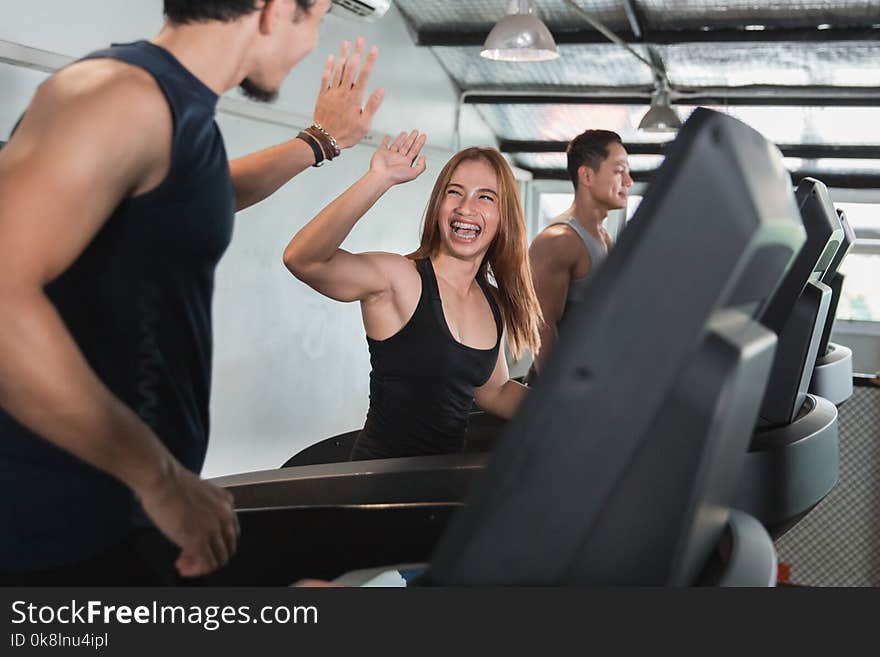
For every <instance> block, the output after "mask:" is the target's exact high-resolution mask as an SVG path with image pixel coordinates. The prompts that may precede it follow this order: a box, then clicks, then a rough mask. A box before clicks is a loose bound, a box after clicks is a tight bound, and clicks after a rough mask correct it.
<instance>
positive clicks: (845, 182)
mask: <svg viewBox="0 0 880 657" xmlns="http://www.w3.org/2000/svg"><path fill="white" fill-rule="evenodd" d="M523 168H524V169H526V170H527V171H531V173H532V176H533V179H534V180H569V177H568V172H567V171H566V170H565V169H529V168H527V167H523ZM656 173H657V170H656V169H654V170H653V171H633V172H631V173H630V175H631V176H632V179H633V181H635V182H644V183H649V182H651V178H653V176H654V174H656ZM790 174H791V181H792V183H793V184H794V185H797V184H798V183H799V182H800V181H801V180H802V179H803V178H806V177H810V178H817V179H818V180H821V181H822V182H823V183H825V185H826V186H828V187H833V188H838V189H880V174H874V173H864V174H861V173H860V174H847V173H828V172H827V171H807V170H803V171H793V172H790Z"/></svg>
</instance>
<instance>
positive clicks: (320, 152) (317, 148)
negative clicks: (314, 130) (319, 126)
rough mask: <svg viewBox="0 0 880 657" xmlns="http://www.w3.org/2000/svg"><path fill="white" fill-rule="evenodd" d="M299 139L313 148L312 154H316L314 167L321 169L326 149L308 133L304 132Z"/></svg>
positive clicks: (298, 136) (299, 135)
mask: <svg viewBox="0 0 880 657" xmlns="http://www.w3.org/2000/svg"><path fill="white" fill-rule="evenodd" d="M296 138H297V139H302V140H303V141H304V142H306V143H307V144H308V145H309V146H311V147H312V152H313V153H314V154H315V163H314V164H313V165H312V166H313V167H319V166H321V165H322V164H323V163H324V149H322V148H321V144H319V143H318V140H317V139H315V138H314V137H313V136H312V135H310V134H309V133H308V132H306V131H305V130H303V131H302V132H300V133H299V134H298V135H297V136H296Z"/></svg>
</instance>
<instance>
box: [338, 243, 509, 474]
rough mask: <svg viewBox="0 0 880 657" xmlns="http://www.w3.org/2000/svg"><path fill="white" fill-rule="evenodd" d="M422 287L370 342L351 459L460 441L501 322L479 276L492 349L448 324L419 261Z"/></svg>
mask: <svg viewBox="0 0 880 657" xmlns="http://www.w3.org/2000/svg"><path fill="white" fill-rule="evenodd" d="M416 268H417V269H418V272H419V276H420V278H421V279H422V293H421V295H420V296H419V303H418V305H417V306H416V310H415V312H414V313H413V316H412V317H411V318H410V320H409V321H408V322H407V323H406V325H404V327H403V328H402V329H400V331H398V332H397V333H395V334H394V335H393V336H392V337H390V338H388V339H387V340H372V339H370V338H369V337H368V338H367V344H368V345H369V347H370V364H371V365H372V368H373V369H372V371H371V372H370V408H369V411H368V412H367V421H366V423H365V424H364V428H363V430H362V431H361V434H360V436H358V440H357V442H356V443H355V446H354V449H353V450H352V456H351V458H352V460H359V459H371V458H393V457H398V456H419V455H423V454H448V453H451V452H457V451H461V450H462V449H463V447H464V439H465V433H466V432H467V427H468V416H469V414H470V411H471V407H472V404H473V399H474V388H476V387H479V386H481V385H483V384H484V383H486V382H487V381H488V380H489V377H490V376H491V375H492V371H493V370H494V369H495V363H496V362H497V359H498V349H499V348H500V346H501V336H502V331H503V324H502V321H501V312H500V311H499V310H498V305H497V304H496V303H495V299H494V297H493V296H492V293H491V291H490V290H489V289H488V288H487V286H486V285H485V284H483V283H480V288H481V289H482V290H483V294H484V295H486V300H487V301H488V302H489V307H490V308H491V309H492V314H493V316H494V317H495V326H496V328H497V331H498V338H497V340H496V341H495V346H494V347H492V348H491V349H474V348H472V347H468V346H465V345H463V344H461V343H460V342H458V341H457V340H456V339H455V338H454V337H453V336H452V333H451V332H450V331H449V326H448V325H447V323H446V318H445V317H444V315H443V306H442V305H441V302H440V290H439V288H438V286H437V278H436V276H435V275H434V268H433V266H432V265H431V261H430V260H428V259H425V260H417V261H416Z"/></svg>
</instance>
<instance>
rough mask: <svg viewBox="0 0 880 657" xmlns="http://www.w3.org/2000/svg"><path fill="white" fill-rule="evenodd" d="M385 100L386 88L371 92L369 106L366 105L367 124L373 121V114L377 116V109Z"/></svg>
mask: <svg viewBox="0 0 880 657" xmlns="http://www.w3.org/2000/svg"><path fill="white" fill-rule="evenodd" d="M383 100H385V90H384V89H376V91H374V92H373V93H372V94H370V98H369V99H368V100H367V106H366V107H364V112H363V113H364V116H365V117H366V120H367V126H368V127H369V125H370V124H371V123H372V122H373V116H375V114H376V111H377V110H378V109H379V106H380V105H381V104H382V101H383Z"/></svg>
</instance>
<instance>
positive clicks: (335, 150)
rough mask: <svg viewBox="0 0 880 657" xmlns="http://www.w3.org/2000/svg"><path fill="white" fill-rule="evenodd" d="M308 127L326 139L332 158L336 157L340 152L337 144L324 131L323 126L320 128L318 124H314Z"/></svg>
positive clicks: (331, 136)
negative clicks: (331, 150)
mask: <svg viewBox="0 0 880 657" xmlns="http://www.w3.org/2000/svg"><path fill="white" fill-rule="evenodd" d="M310 127H312V128H314V129H315V130H317V131H318V132H320V133H321V134H322V135H324V136H325V137H326V138H327V140H328V141H329V142H330V146H331V148H332V149H333V157H337V156H338V155H339V154H340V153H341V152H342V151H341V150H339V144H337V143H336V139H334V138H333V135H331V134H330V133H329V132H327V131H326V130H325V129H324V126H322V125H321V124H320V123H317V122H315V123H313V124H312V125H311V126H310ZM333 157H331V158H330V159H331V160H332V159H333Z"/></svg>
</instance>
